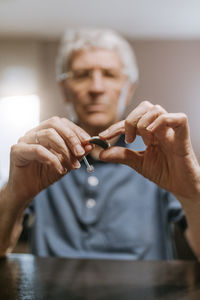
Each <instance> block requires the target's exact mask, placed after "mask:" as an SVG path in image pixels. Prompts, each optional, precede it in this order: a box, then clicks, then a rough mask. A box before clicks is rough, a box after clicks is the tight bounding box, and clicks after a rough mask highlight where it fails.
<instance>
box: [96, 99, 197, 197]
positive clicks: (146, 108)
mask: <svg viewBox="0 0 200 300" xmlns="http://www.w3.org/2000/svg"><path fill="white" fill-rule="evenodd" d="M121 133H124V134H125V140H126V142H127V143H131V142H133V141H134V139H135V137H136V135H137V134H138V135H141V137H142V138H143V141H144V143H145V144H146V150H145V151H142V152H137V151H133V150H130V149H126V148H123V147H111V148H110V149H108V150H103V151H102V152H101V154H100V159H101V160H103V161H110V162H118V163H123V164H126V165H128V166H130V167H132V168H133V169H135V170H136V171H137V172H139V173H141V174H142V175H143V176H145V177H146V178H148V179H150V180H152V181H153V182H155V183H156V184H158V185H159V186H160V187H162V188H165V189H166V190H168V191H170V192H172V193H174V194H176V195H178V196H180V197H186V198H192V197H193V196H195V194H196V193H197V192H198V193H199V192H200V166H199V164H198V161H197V159H196V157H195V154H194V151H193V148H192V145H191V141H190V133H189V126H188V120H187V117H186V115H185V114H183V113H167V112H166V110H165V109H164V108H162V107H161V106H159V105H153V104H151V103H150V102H148V101H145V102H142V103H141V104H140V105H138V107H137V108H136V109H134V110H133V111H132V112H131V113H130V114H129V115H128V117H127V118H126V120H124V121H121V122H118V123H116V124H114V125H112V126H111V127H109V128H108V129H107V130H106V131H104V132H102V133H100V134H99V136H100V137H101V138H103V139H110V138H113V137H116V136H118V135H119V134H121Z"/></svg>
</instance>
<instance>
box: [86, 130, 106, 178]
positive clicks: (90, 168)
mask: <svg viewBox="0 0 200 300" xmlns="http://www.w3.org/2000/svg"><path fill="white" fill-rule="evenodd" d="M88 142H89V144H94V145H96V146H99V147H101V148H103V149H108V148H109V147H110V144H109V143H108V142H107V141H104V140H102V139H101V138H100V137H99V136H93V137H91V139H90V140H89V141H88ZM83 160H84V163H85V165H86V167H87V171H88V172H89V173H91V172H94V167H93V166H92V165H90V164H89V162H88V160H87V158H86V157H85V156H83Z"/></svg>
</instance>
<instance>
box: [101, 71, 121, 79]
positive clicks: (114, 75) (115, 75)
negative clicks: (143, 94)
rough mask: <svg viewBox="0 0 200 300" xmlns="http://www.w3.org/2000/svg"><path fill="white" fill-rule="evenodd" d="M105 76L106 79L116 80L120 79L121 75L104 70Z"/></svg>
mask: <svg viewBox="0 0 200 300" xmlns="http://www.w3.org/2000/svg"><path fill="white" fill-rule="evenodd" d="M103 75H104V76H105V77H108V78H113V79H116V78H118V77H119V75H118V74H117V73H116V72H114V71H112V70H104V72H103Z"/></svg>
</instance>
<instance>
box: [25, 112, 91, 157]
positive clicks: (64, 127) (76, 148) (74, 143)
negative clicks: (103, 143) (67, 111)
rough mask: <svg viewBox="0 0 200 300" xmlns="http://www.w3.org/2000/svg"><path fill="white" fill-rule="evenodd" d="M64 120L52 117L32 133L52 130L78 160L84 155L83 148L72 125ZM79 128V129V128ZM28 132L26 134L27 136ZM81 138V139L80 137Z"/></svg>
mask: <svg viewBox="0 0 200 300" xmlns="http://www.w3.org/2000/svg"><path fill="white" fill-rule="evenodd" d="M63 119H64V118H62V119H61V118H59V117H52V118H50V119H49V120H46V121H44V122H42V123H41V124H40V125H39V126H38V127H36V128H35V129H34V130H33V131H34V132H36V131H40V130H41V129H48V128H53V129H54V130H56V131H57V133H58V134H59V135H60V136H61V137H62V138H63V140H64V141H65V143H66V145H67V146H68V147H69V149H70V150H71V152H72V153H73V154H74V155H75V156H77V157H78V158H80V157H82V156H83V155H84V154H85V150H84V147H83V146H82V144H81V140H80V138H79V136H77V133H76V132H75V131H74V130H73V128H74V126H73V125H72V124H73V123H72V122H71V121H69V120H67V119H65V122H64V121H63ZM79 128H80V127H79ZM80 132H81V133H80V135H81V136H82V130H81V129H80ZM29 133H30V132H28V134H29ZM82 138H83V137H82Z"/></svg>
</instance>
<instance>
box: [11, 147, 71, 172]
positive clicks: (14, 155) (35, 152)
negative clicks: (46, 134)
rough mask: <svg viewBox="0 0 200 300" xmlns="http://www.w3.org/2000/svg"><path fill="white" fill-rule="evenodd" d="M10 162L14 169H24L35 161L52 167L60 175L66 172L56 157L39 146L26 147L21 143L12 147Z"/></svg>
mask: <svg viewBox="0 0 200 300" xmlns="http://www.w3.org/2000/svg"><path fill="white" fill-rule="evenodd" d="M11 161H12V162H13V163H14V164H15V166H16V167H25V166H27V165H28V164H30V163H31V162H33V161H37V162H39V163H41V164H47V165H50V166H52V167H54V169H55V170H56V171H57V172H58V173H60V174H63V173H64V172H66V170H65V169H64V168H63V166H62V164H61V163H60V161H59V159H58V157H57V156H56V155H54V154H53V153H52V152H51V151H49V150H47V149H46V148H45V147H43V146H41V145H28V144H26V143H23V142H21V143H18V144H16V145H14V146H12V148H11Z"/></svg>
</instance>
